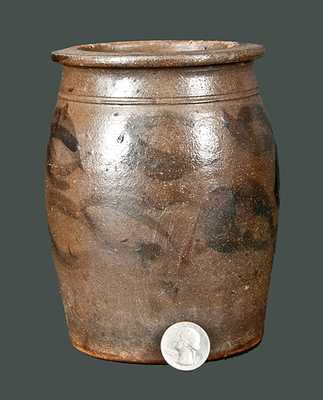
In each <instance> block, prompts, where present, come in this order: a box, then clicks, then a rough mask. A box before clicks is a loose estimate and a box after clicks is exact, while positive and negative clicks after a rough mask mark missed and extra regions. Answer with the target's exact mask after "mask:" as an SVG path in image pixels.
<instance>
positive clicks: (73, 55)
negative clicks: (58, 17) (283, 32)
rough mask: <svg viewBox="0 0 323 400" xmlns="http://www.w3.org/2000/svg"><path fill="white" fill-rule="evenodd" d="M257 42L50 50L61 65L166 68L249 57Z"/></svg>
mask: <svg viewBox="0 0 323 400" xmlns="http://www.w3.org/2000/svg"><path fill="white" fill-rule="evenodd" d="M264 52H265V49H264V47H263V46H262V45H260V44H255V43H240V42H234V41H223V40H137V41H123V42H106V43H92V44H83V45H77V46H72V47H68V48H65V49H62V50H57V51H54V52H52V54H51V56H52V60H53V61H55V62H58V63H60V64H63V65H70V66H78V67H100V68H169V67H188V66H199V65H201V66H202V65H218V64H229V63H237V62H245V61H252V60H254V59H256V58H258V57H261V56H262V55H263V54H264Z"/></svg>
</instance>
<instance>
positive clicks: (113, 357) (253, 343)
mask: <svg viewBox="0 0 323 400" xmlns="http://www.w3.org/2000/svg"><path fill="white" fill-rule="evenodd" d="M261 341H262V337H256V338H253V339H251V340H249V341H248V342H246V343H244V344H242V345H241V344H240V345H239V346H236V347H234V348H232V349H231V350H229V351H226V352H218V353H215V354H210V356H209V358H208V359H207V361H216V360H221V359H225V358H230V357H234V356H236V355H239V354H242V353H245V352H248V351H250V350H253V349H254V348H255V347H257V346H258V345H259V344H260V343H261ZM71 344H72V346H73V347H74V348H75V349H76V350H78V351H80V352H81V353H83V354H86V355H88V356H90V357H94V358H98V359H101V360H105V361H115V362H123V363H128V364H148V365H149V364H151V365H164V364H166V362H165V360H164V359H163V358H160V359H151V360H150V359H144V360H143V359H135V358H124V357H122V356H121V355H119V354H108V353H98V352H96V351H94V350H91V349H85V348H84V347H82V346H81V345H80V344H78V343H76V342H75V341H73V340H71Z"/></svg>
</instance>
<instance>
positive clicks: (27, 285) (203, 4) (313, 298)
mask: <svg viewBox="0 0 323 400" xmlns="http://www.w3.org/2000/svg"><path fill="white" fill-rule="evenodd" d="M318 4H319V2H318V1H316V2H314V1H312V2H311V1H306V2H300V1H276V2H274V1H273V0H272V1H260V0H258V1H235V2H233V1H229V0H226V1H224V0H223V1H216V0H213V1H201V0H199V1H196V2H188V1H186V2H185V1H181V2H180V1H177V2H176V1H174V0H173V1H170V2H166V1H165V0H164V1H163V0H160V1H150V2H148V1H147V2H139V1H127V2H126V1H120V0H119V1H118V2H109V1H102V2H99V1H93V0H91V1H86V2H81V1H79V2H76V1H67V0H65V1H58V0H56V1H42V2H41V1H39V2H36V1H31V0H30V1H21V2H18V1H10V2H9V1H7V2H6V3H2V10H1V17H2V23H1V28H0V29H1V31H2V35H1V39H2V40H1V47H0V52H1V78H2V79H1V80H2V83H1V106H2V110H1V157H0V159H1V174H2V179H1V202H2V207H1V210H2V220H1V228H2V235H3V236H2V246H1V273H2V274H1V276H2V279H1V286H2V289H1V317H2V318H1V329H0V332H1V350H0V366H1V375H0V376H1V384H0V397H1V398H3V399H6V400H7V399H26V398H28V399H29V398H30V399H34V400H37V399H46V400H47V399H49V400H50V399H80V400H81V399H88V398H91V399H99V398H140V399H145V398H147V399H148V398H149V399H150V398H154V399H159V398H160V399H167V398H173V397H174V395H176V396H178V397H179V398H185V399H190V398H206V397H210V398H211V397H212V398H213V397H214V398H221V399H234V398H238V397H239V398H242V399H273V398H279V399H280V398H284V399H285V398H288V399H289V398H293V399H304V398H306V399H308V398H309V399H318V398H322V397H321V396H322V394H321V393H319V392H320V391H321V385H320V382H319V375H321V374H322V367H321V362H322V361H321V357H322V324H321V325H319V323H318V322H319V320H320V322H322V321H321V320H322V312H321V307H320V304H319V302H320V303H322V299H321V297H322V296H321V293H322V291H321V287H322V267H323V266H322V256H321V248H322V247H323V244H322V232H321V226H322V213H321V209H322V190H321V187H322V177H321V176H322V175H321V171H322V161H321V160H322V144H323V141H322V137H323V135H322V132H321V113H322V112H321V109H319V107H320V108H321V104H322V99H321V91H322V81H321V76H322V72H321V71H322V43H321V39H322V30H321V27H320V26H321V24H322V22H321V16H322V10H320V9H319V7H317V5H318ZM154 38H157V39H158V38H159V39H163V38H173V39H184V38H188V39H192V38H195V39H197V38H201V39H208V38H210V39H232V40H239V41H251V42H260V43H263V44H264V45H265V46H266V48H267V54H266V56H265V57H264V58H263V59H262V60H259V61H258V62H257V65H256V73H257V76H258V79H259V82H260V84H261V88H262V94H263V98H264V101H265V104H266V107H267V110H268V114H269V116H270V119H271V122H272V125H273V127H274V131H275V134H276V140H277V142H278V147H279V153H280V165H281V199H282V205H281V214H280V226H279V238H278V245H277V254H276V258H275V265H274V269H273V275H272V282H271V289H270V296H269V305H268V311H267V319H266V331H265V337H264V340H263V342H262V344H261V345H260V346H259V347H257V348H256V349H255V350H253V351H251V352H249V353H246V354H244V355H242V356H239V357H234V358H230V359H227V360H224V361H220V362H213V363H208V364H207V365H205V366H204V367H203V368H201V369H200V370H197V371H196V372H194V373H181V372H178V371H176V370H174V369H171V368H169V367H165V366H142V365H126V364H120V363H112V362H104V361H100V360H96V359H93V358H90V357H87V356H85V355H82V354H81V353H79V352H77V351H76V350H74V349H73V348H72V347H71V346H70V344H69V341H68V336H67V330H66V327H65V321H64V316H63V308H62V304H61V301H60V298H59V294H58V290H57V281H56V275H55V272H54V268H53V264H52V260H51V257H50V243H49V238H48V234H47V226H46V219H45V212H44V198H43V184H42V177H43V163H44V159H45V149H46V143H47V140H48V135H49V129H48V128H49V123H50V118H51V114H52V111H53V108H54V104H55V100H56V93H57V88H58V84H59V77H60V67H59V66H58V65H56V64H54V63H51V61H50V58H49V52H50V51H51V50H54V49H60V48H64V47H67V46H70V45H73V44H79V43H90V42H99V41H112V40H126V39H131V40H134V39H154Z"/></svg>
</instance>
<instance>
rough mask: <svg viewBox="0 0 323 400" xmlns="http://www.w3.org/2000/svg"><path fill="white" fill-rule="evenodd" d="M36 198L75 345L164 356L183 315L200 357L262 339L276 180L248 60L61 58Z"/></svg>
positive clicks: (97, 352) (112, 353)
mask: <svg viewBox="0 0 323 400" xmlns="http://www.w3.org/2000/svg"><path fill="white" fill-rule="evenodd" d="M46 198H47V209H48V222H49V230H50V234H51V238H52V243H53V256H54V261H55V266H56V269H57V273H58V277H59V283H60V288H61V295H62V298H63V303H64V309H65V314H66V320H67V324H68V329H69V333H70V337H71V341H72V343H73V345H74V346H75V347H76V348H78V349H80V350H81V351H84V352H85V353H88V354H91V355H94V356H97V357H100V358H104V359H108V360H119V361H128V362H142V363H162V362H163V358H162V355H161V353H160V348H159V345H160V339H161V336H162V334H163V332H164V331H165V329H166V328H167V327H168V326H169V325H171V324H173V323H175V322H179V321H192V322H195V323H197V324H199V325H200V326H202V327H203V328H204V329H205V330H206V331H207V333H208V335H209V337H210V342H211V352H210V359H217V358H222V357H225V356H228V355H231V354H234V353H237V352H240V351H243V350H246V349H248V348H250V347H252V346H254V345H256V344H257V343H258V342H259V341H260V340H261V337H262V334H263V324H264V317H265V308H266V299H267V291H268V285H269V279H270V272H271V268H272V258H273V253H274V246H275V238H276V226H277V208H278V189H277V168H276V153H275V145H274V141H273V137H272V132H271V128H270V125H269V122H268V120H267V117H266V114H265V112H264V109H263V105H262V101H261V98H260V96H259V94H258V92H257V84H256V81H255V78H254V76H253V73H252V65H251V63H237V64H234V65H222V66H216V67H199V68H194V67H192V68H176V69H171V68H170V69H167V68H161V69H145V70H144V69H133V70H126V69H125V70H112V69H111V70H109V69H101V68H82V67H80V68H78V67H70V66H66V67H64V76H63V80H62V83H61V88H60V94H59V98H58V102H57V106H56V110H55V115H54V118H53V122H52V126H51V137H50V141H49V146H48V161H47V178H46Z"/></svg>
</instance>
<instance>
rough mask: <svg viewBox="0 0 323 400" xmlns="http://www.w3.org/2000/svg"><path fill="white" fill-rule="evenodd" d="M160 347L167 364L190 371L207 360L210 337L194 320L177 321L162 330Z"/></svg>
mask: <svg viewBox="0 0 323 400" xmlns="http://www.w3.org/2000/svg"><path fill="white" fill-rule="evenodd" d="M160 348H161V352H162V355H163V357H164V359H165V361H166V362H167V364H169V365H170V366H172V367H174V368H176V369H179V370H181V371H192V370H194V369H196V368H199V367H200V366H201V365H203V364H204V363H205V361H206V360H207V358H208V356H209V354H210V339H209V337H208V334H207V333H206V332H205V330H204V329H203V328H201V327H200V326H199V325H197V324H195V323H194V322H188V321H183V322H177V323H175V324H173V325H171V326H170V327H168V328H167V329H166V331H165V332H164V334H163V337H162V339H161V342H160Z"/></svg>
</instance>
